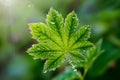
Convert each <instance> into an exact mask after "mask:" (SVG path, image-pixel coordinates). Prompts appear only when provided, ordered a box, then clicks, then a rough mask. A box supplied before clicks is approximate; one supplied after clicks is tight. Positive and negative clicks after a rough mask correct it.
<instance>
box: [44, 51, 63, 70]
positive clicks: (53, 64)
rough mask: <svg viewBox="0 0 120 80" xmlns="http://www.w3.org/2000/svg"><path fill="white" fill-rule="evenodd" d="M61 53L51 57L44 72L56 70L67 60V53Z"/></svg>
mask: <svg viewBox="0 0 120 80" xmlns="http://www.w3.org/2000/svg"><path fill="white" fill-rule="evenodd" d="M59 54H60V55H56V56H53V57H51V58H49V59H48V60H47V61H46V63H45V66H44V72H47V71H51V70H55V69H56V68H57V67H59V66H60V65H61V64H62V63H63V61H64V60H65V55H63V54H61V53H59Z"/></svg>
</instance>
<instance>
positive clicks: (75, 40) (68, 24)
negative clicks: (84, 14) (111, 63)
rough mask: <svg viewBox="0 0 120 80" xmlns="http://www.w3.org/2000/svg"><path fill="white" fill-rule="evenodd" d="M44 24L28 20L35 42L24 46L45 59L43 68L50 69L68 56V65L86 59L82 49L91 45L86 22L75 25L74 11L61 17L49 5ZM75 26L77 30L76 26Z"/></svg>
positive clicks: (85, 49) (76, 19) (31, 52)
mask: <svg viewBox="0 0 120 80" xmlns="http://www.w3.org/2000/svg"><path fill="white" fill-rule="evenodd" d="M46 23H47V25H46V24H44V23H32V24H29V26H30V29H31V33H32V36H33V38H34V39H36V40H37V41H38V42H39V43H38V44H35V45H34V46H32V47H31V48H30V49H28V51H27V52H28V53H29V54H30V55H31V56H33V57H34V58H37V59H46V62H45V65H44V71H45V72H46V71H51V70H54V69H56V68H57V67H59V66H60V65H61V64H62V63H63V61H66V60H68V62H69V63H70V64H72V66H76V65H77V64H81V61H82V63H85V62H86V59H87V57H85V56H84V55H83V53H82V51H84V52H87V51H88V50H90V49H91V48H92V47H93V46H94V45H93V43H91V42H89V41H88V38H89V37H90V26H84V27H81V28H80V29H78V23H79V21H78V18H77V16H76V14H75V12H74V11H73V12H71V13H69V14H68V15H67V17H66V19H65V23H64V19H63V17H62V15H61V14H60V13H58V12H57V11H56V10H54V9H53V8H51V9H50V11H49V13H48V15H47V19H46ZM77 29H78V30H77Z"/></svg>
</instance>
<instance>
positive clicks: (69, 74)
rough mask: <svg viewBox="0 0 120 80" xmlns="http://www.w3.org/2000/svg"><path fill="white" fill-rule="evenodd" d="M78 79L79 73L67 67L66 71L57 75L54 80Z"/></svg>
mask: <svg viewBox="0 0 120 80" xmlns="http://www.w3.org/2000/svg"><path fill="white" fill-rule="evenodd" d="M77 77H78V75H77V73H76V72H75V71H74V70H73V69H72V68H71V67H70V66H67V67H66V68H65V71H64V72H62V73H61V74H59V75H57V76H56V77H55V78H54V79H53V80H76V78H77Z"/></svg>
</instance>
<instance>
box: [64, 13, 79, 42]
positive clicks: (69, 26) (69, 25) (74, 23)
mask: <svg viewBox="0 0 120 80" xmlns="http://www.w3.org/2000/svg"><path fill="white" fill-rule="evenodd" d="M78 23H79V21H78V18H77V16H76V14H75V12H74V11H73V12H71V13H69V14H68V15H67V17H66V19H65V24H64V26H65V28H66V32H67V34H68V35H67V37H68V41H69V39H70V37H71V35H72V34H73V33H74V32H75V31H76V28H77V27H78Z"/></svg>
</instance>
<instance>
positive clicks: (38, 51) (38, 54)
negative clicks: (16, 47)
mask: <svg viewBox="0 0 120 80" xmlns="http://www.w3.org/2000/svg"><path fill="white" fill-rule="evenodd" d="M27 52H28V53H29V55H31V56H34V59H39V58H41V59H46V58H49V57H52V56H54V55H55V53H56V52H59V50H57V49H55V48H54V49H52V47H49V46H48V45H46V44H34V45H32V47H31V48H29V49H28V51H27Z"/></svg>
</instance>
